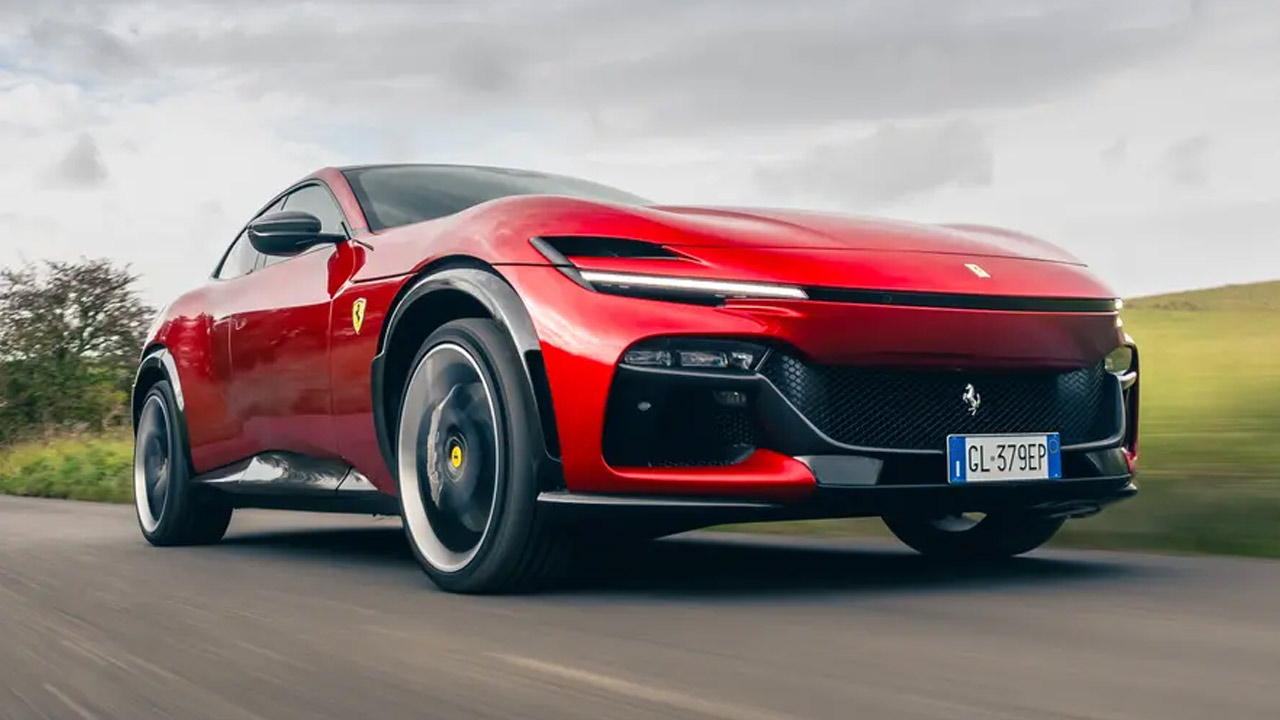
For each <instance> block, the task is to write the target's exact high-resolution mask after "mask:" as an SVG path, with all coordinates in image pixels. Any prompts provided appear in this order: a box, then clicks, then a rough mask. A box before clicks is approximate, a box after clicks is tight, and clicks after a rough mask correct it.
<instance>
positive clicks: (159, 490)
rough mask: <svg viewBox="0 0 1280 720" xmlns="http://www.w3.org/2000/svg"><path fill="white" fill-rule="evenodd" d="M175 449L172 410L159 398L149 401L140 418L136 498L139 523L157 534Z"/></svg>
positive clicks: (135, 463)
mask: <svg viewBox="0 0 1280 720" xmlns="http://www.w3.org/2000/svg"><path fill="white" fill-rule="evenodd" d="M172 458H173V448H172V447H171V446H170V443H169V409H168V408H167V407H165V404H164V400H162V399H161V398H160V396H159V395H152V396H151V397H149V398H147V402H146V404H144V405H143V406H142V412H141V413H140V414H139V415H138V431H137V434H136V435H135V438H134V447H133V497H134V504H135V505H136V506H137V508H138V519H139V520H140V521H141V522H142V527H143V529H144V530H146V531H147V532H149V533H150V532H155V530H156V527H157V526H159V525H160V519H161V517H163V514H164V504H165V499H166V498H167V497H168V495H169V486H170V480H171V476H172V467H171V459H172Z"/></svg>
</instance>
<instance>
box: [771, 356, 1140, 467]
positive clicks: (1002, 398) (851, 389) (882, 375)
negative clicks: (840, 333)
mask: <svg viewBox="0 0 1280 720" xmlns="http://www.w3.org/2000/svg"><path fill="white" fill-rule="evenodd" d="M762 371H763V373H764V375H765V377H767V378H768V379H769V381H770V382H772V383H773V384H774V385H775V386H776V387H777V388H778V389H779V390H780V391H781V392H782V394H783V395H785V396H786V397H787V399H788V400H790V401H791V403H792V404H793V405H795V406H796V408H797V409H798V410H799V411H800V412H801V413H802V414H803V415H804V416H805V417H806V418H808V420H809V422H811V423H813V424H814V426H816V427H817V428H818V429H819V430H821V431H822V433H823V434H825V435H826V436H828V437H830V438H831V439H833V440H835V441H837V442H840V443H844V444H846V445H856V446H859V447H872V448H891V449H895V450H939V451H941V450H942V449H944V448H945V444H946V438H947V435H950V434H972V435H977V434H987V433H1021V432H1059V433H1061V434H1062V442H1063V444H1064V445H1076V444H1081V443H1087V442H1096V441H1100V440H1105V439H1107V438H1109V437H1112V436H1114V435H1116V434H1117V433H1118V432H1119V431H1120V428H1119V427H1118V422H1119V412H1120V406H1119V403H1120V396H1119V384H1118V382H1117V381H1116V380H1115V378H1113V377H1111V376H1110V375H1109V374H1108V373H1107V372H1106V370H1104V369H1103V367H1102V364H1101V363H1099V364H1098V365H1096V366H1093V367H1088V368H1082V369H1080V370H1074V371H1070V372H1012V371H1004V372H989V371H984V372H969V371H964V372H949V371H907V370H885V369H878V368H861V367H850V366H823V365H810V364H807V363H805V362H804V361H802V360H800V359H799V358H796V357H793V356H790V355H785V354H781V353H775V354H774V355H772V356H771V357H770V358H769V360H768V361H767V362H766V363H765V366H764V368H763V370H762ZM969 384H972V385H973V386H974V389H975V390H976V391H977V393H978V395H979V397H980V399H981V403H980V405H979V407H978V411H977V412H976V413H973V414H971V413H970V412H969V406H968V404H966V403H965V401H964V400H963V399H962V396H963V395H964V393H965V389H966V386H967V385H969Z"/></svg>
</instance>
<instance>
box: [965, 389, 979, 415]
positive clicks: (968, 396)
mask: <svg viewBox="0 0 1280 720" xmlns="http://www.w3.org/2000/svg"><path fill="white" fill-rule="evenodd" d="M960 399H961V400H963V401H964V404H965V405H968V406H969V414H970V415H977V414H978V407H979V406H981V405H982V396H981V395H979V394H978V389H977V388H975V387H974V386H973V384H972V383H970V384H968V385H965V386H964V394H963V395H961V396H960Z"/></svg>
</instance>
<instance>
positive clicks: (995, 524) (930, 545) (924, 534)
mask: <svg viewBox="0 0 1280 720" xmlns="http://www.w3.org/2000/svg"><path fill="white" fill-rule="evenodd" d="M1062 522H1063V521H1062V519H1061V518H1046V517H1043V516H1039V515H1032V514H1029V513H1016V512H1015V513H996V514H990V515H974V514H971V513H960V514H954V515H943V516H936V517H926V516H918V515H914V516H890V517H885V518H884V523H885V525H887V526H889V530H891V531H892V532H893V534H894V535H896V536H897V537H898V539H899V540H901V541H902V542H904V543H906V544H907V545H909V546H910V547H911V548H913V549H914V550H916V551H917V552H919V553H922V554H924V555H935V556H941V557H952V558H961V559H995V558H1006V557H1012V556H1014V555H1021V554H1023V553H1026V552H1030V551H1032V550H1035V549H1036V548H1038V547H1040V546H1041V545H1043V544H1045V543H1046V542H1048V541H1049V539H1050V538H1052V537H1053V536H1054V534H1055V533H1056V532H1058V528H1060V527H1062Z"/></svg>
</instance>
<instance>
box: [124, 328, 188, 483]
mask: <svg viewBox="0 0 1280 720" xmlns="http://www.w3.org/2000/svg"><path fill="white" fill-rule="evenodd" d="M161 380H168V381H169V387H170V389H172V390H173V399H174V402H176V403H177V407H175V408H173V409H172V410H173V413H174V424H175V425H176V428H177V431H178V441H179V442H181V443H182V445H183V447H184V448H187V455H188V457H187V461H188V463H189V462H190V448H191V442H190V438H189V436H188V435H187V403H186V399H185V398H184V396H183V394H182V380H181V379H180V378H179V376H178V365H177V363H176V362H175V361H174V359H173V354H172V353H171V352H169V348H168V347H166V346H165V345H163V344H161V343H158V342H157V343H151V344H150V345H148V346H147V347H146V349H144V350H143V351H142V360H140V361H139V362H138V371H137V373H136V374H135V375H134V380H133V388H132V389H131V390H130V400H129V405H130V409H129V410H130V412H129V415H130V418H131V424H132V425H133V427H134V429H135V431H136V430H137V427H138V416H139V415H141V413H142V404H143V401H144V400H146V397H147V393H148V392H150V391H151V388H152V387H153V386H154V385H155V384H156V383H158V382H160V381H161Z"/></svg>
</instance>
